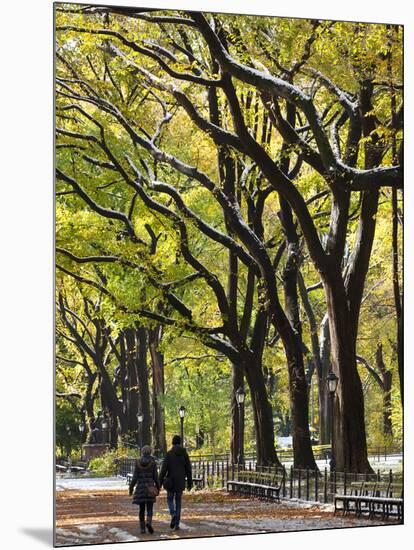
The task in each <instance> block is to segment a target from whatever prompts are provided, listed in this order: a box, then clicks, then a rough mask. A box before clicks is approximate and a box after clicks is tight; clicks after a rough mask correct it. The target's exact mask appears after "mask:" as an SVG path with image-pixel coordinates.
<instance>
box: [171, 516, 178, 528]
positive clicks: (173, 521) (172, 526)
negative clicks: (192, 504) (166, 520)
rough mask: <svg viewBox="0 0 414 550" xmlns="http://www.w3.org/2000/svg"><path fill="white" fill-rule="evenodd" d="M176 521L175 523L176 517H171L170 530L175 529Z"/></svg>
mask: <svg viewBox="0 0 414 550" xmlns="http://www.w3.org/2000/svg"><path fill="white" fill-rule="evenodd" d="M176 521H177V517H176V516H173V517H172V518H171V523H170V527H171V529H174V527H175V522H176Z"/></svg>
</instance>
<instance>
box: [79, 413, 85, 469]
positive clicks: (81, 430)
mask: <svg viewBox="0 0 414 550" xmlns="http://www.w3.org/2000/svg"><path fill="white" fill-rule="evenodd" d="M78 427H79V433H80V439H81V446H80V448H81V451H80V455H81V460H82V458H83V450H82V443H83V432H84V431H85V424H84V423H83V422H80V423H79V426H78Z"/></svg>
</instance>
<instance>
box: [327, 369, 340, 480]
mask: <svg viewBox="0 0 414 550" xmlns="http://www.w3.org/2000/svg"><path fill="white" fill-rule="evenodd" d="M338 381H339V379H338V377H337V376H336V374H335V373H334V372H332V371H331V372H330V373H329V374H328V376H327V378H326V383H327V384H328V391H329V396H330V398H331V447H332V449H331V460H330V463H329V466H330V468H331V471H333V470H335V468H336V459H335V427H334V399H335V393H336V388H337V387H338Z"/></svg>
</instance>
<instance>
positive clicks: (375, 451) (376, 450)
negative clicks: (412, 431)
mask: <svg viewBox="0 0 414 550" xmlns="http://www.w3.org/2000/svg"><path fill="white" fill-rule="evenodd" d="M312 451H313V455H314V457H315V460H329V458H330V456H331V446H330V445H317V446H314V447H312ZM276 452H277V456H278V458H279V460H280V461H281V462H291V461H293V448H289V449H287V448H285V447H284V448H276ZM399 454H402V448H401V446H399V445H393V446H391V445H387V446H386V445H383V446H375V447H369V448H368V456H369V457H371V458H372V459H374V460H377V461H380V460H383V459H384V460H386V459H387V458H389V457H390V456H395V455H399ZM190 458H191V459H192V460H204V461H216V460H218V461H221V460H231V457H230V453H210V454H192V453H190ZM245 460H249V461H250V460H252V461H253V462H255V461H256V453H255V452H247V453H245Z"/></svg>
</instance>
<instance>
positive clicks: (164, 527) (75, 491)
mask: <svg viewBox="0 0 414 550" xmlns="http://www.w3.org/2000/svg"><path fill="white" fill-rule="evenodd" d="M70 481H71V480H64V482H60V483H61V484H60V490H58V492H57V497H56V499H57V500H56V515H57V525H56V527H57V529H56V545H58V546H65V545H81V544H88V543H89V544H90V543H94V544H97V543H106V542H107V543H110V542H112V543H113V542H126V541H144V540H162V539H175V538H192V537H212V536H220V535H221V536H223V535H236V534H254V533H269V532H282V531H297V530H301V531H302V530H309V529H328V528H338V527H358V526H367V525H382V524H384V522H383V521H381V520H368V519H365V518H361V519H356V518H355V517H352V516H347V517H342V516H336V517H334V516H333V514H332V510H331V507H330V506H326V505H325V506H320V507H316V506H312V505H310V504H303V503H302V504H299V503H295V502H291V501H282V503H280V504H279V503H274V502H263V501H259V500H254V501H253V500H249V499H245V498H241V497H236V496H229V495H228V494H227V493H226V492H225V491H222V490H216V491H197V492H194V491H193V492H191V493H184V506H183V512H182V518H183V519H182V524H181V527H182V529H181V530H180V531H171V529H170V527H169V522H170V516H169V514H168V509H167V502H166V498H165V492H162V494H161V496H160V497H159V498H158V499H157V503H156V506H155V516H154V521H153V526H154V529H155V533H154V534H153V535H149V534H146V535H141V534H140V533H139V527H138V520H137V510H138V508H137V506H135V505H133V504H132V502H131V497H129V495H128V492H127V489H126V487H125V486H123V487H124V488H114V487H113V486H114V485H116V483H117V480H107V488H105V489H103V488H102V486H100V484H99V482H98V483H97V481H96V480H91V481H90V482H89V487H88V489H87V490H82V489H79V488H74V487H70V485H71V484H70V483H67V482H70ZM83 481H85V480H83ZM58 483H59V482H58ZM118 483H119V482H118ZM93 484H95V486H94V485H93ZM68 485H69V486H68ZM72 485H73V483H72ZM87 485H88V483H87ZM111 485H112V487H111ZM94 487H95V488H94ZM58 489H59V485H58ZM84 489H85V487H84ZM387 523H388V524H389V523H391V522H387Z"/></svg>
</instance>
